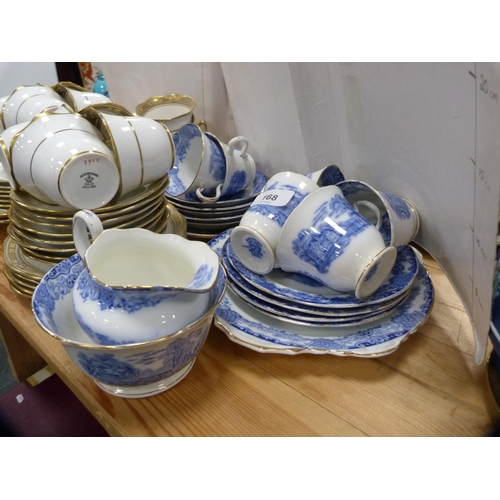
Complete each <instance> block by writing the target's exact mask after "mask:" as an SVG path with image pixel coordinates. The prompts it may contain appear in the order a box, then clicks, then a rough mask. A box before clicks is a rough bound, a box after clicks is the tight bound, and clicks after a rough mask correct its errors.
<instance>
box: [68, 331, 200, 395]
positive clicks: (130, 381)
mask: <svg viewBox="0 0 500 500" xmlns="http://www.w3.org/2000/svg"><path fill="white" fill-rule="evenodd" d="M207 334H208V328H207V327H204V328H199V329H198V330H197V331H196V332H194V333H193V334H191V335H190V336H189V337H186V338H181V339H177V340H175V341H174V342H172V343H171V344H169V345H168V346H167V347H165V348H164V349H159V350H150V351H146V352H144V353H139V354H132V355H129V356H121V357H118V356H115V355H114V354H112V353H92V354H91V353H90V352H83V351H80V352H79V353H78V362H79V363H80V365H81V367H82V369H83V370H84V371H85V372H86V373H87V374H89V375H90V376H91V377H93V378H95V379H97V380H99V381H100V382H103V383H105V384H113V385H121V386H137V385H144V384H151V383H154V382H158V381H159V380H162V379H164V378H166V377H169V376H170V375H172V374H174V373H175V372H177V371H179V370H180V369H182V368H183V367H184V366H185V365H187V364H188V363H189V362H190V361H192V360H193V358H194V357H195V356H196V355H197V354H198V352H199V351H200V349H201V347H202V346H203V343H204V342H205V339H206V337H207ZM148 365H155V368H150V367H148Z"/></svg>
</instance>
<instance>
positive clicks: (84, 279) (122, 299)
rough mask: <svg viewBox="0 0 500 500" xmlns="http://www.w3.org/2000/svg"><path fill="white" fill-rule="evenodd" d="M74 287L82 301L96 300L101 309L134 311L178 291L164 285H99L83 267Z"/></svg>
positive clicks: (153, 304) (170, 297) (151, 305)
mask: <svg viewBox="0 0 500 500" xmlns="http://www.w3.org/2000/svg"><path fill="white" fill-rule="evenodd" d="M76 289H77V291H78V292H79V295H80V297H81V298H82V300H83V302H86V301H87V300H90V301H94V302H98V304H99V308H100V310H101V311H105V310H107V309H123V310H124V311H126V312H128V313H134V312H136V311H139V310H140V309H142V308H144V307H154V306H156V305H157V304H159V303H160V302H161V301H162V300H165V299H167V298H168V299H172V298H173V297H175V296H176V295H178V293H180V292H175V291H173V290H168V288H166V287H151V288H143V289H141V288H138V289H136V290H133V289H119V288H109V287H106V286H104V285H101V284H100V283H99V282H98V281H97V280H95V279H93V278H92V277H91V276H90V273H89V271H88V269H84V270H83V271H82V272H81V274H80V276H79V278H78V280H77V281H76Z"/></svg>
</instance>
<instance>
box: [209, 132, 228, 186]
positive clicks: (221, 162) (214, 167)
mask: <svg viewBox="0 0 500 500" xmlns="http://www.w3.org/2000/svg"><path fill="white" fill-rule="evenodd" d="M209 143H210V151H211V157H210V165H209V167H208V171H209V172H210V175H211V176H212V177H213V178H214V180H215V181H217V182H224V179H225V177H226V157H225V156H224V155H223V154H222V153H221V151H220V150H219V148H218V147H217V146H216V145H215V143H214V141H211V140H210V141H209Z"/></svg>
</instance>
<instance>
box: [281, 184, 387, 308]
mask: <svg viewBox="0 0 500 500" xmlns="http://www.w3.org/2000/svg"><path fill="white" fill-rule="evenodd" d="M396 257H397V250H396V248H394V247H393V246H387V245H386V244H385V242H384V239H383V238H382V235H381V234H380V232H379V231H378V230H377V229H376V228H375V227H374V226H373V224H371V223H370V222H369V221H367V220H366V219H365V218H364V217H363V216H361V214H359V213H358V212H356V210H354V208H353V207H352V206H351V205H350V204H349V203H348V202H347V200H346V199H345V198H344V195H343V194H342V191H341V190H340V189H339V188H338V187H337V186H325V187H322V188H319V189H317V190H316V191H313V192H312V193H311V194H309V195H308V196H306V197H305V198H304V200H302V202H301V203H300V205H299V206H298V207H297V208H296V209H295V210H294V211H293V212H292V213H291V214H290V216H289V217H288V219H287V221H286V222H285V225H284V226H283V229H282V231H281V235H280V239H279V242H278V245H277V247H276V258H277V262H278V265H279V267H281V269H283V270H284V271H289V272H296V273H300V274H303V275H305V276H308V277H310V278H313V279H315V280H317V281H319V282H320V283H322V284H324V285H326V286H328V287H330V288H332V289H333V290H337V291H339V292H345V293H354V294H355V296H356V297H357V298H358V299H365V298H366V297H369V296H370V295H372V294H373V293H374V292H375V291H376V290H377V289H378V288H379V287H380V285H381V284H382V283H383V282H384V281H385V279H386V278H387V276H388V275H389V273H390V272H391V271H392V268H393V266H394V263H395V261H396Z"/></svg>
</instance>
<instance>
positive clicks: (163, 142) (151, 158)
mask: <svg viewBox="0 0 500 500" xmlns="http://www.w3.org/2000/svg"><path fill="white" fill-rule="evenodd" d="M127 121H128V123H129V124H130V126H131V127H132V130H133V131H134V133H135V136H136V138H137V143H138V145H139V149H140V152H141V158H142V179H141V184H148V183H150V182H154V181H156V180H158V179H161V178H162V177H164V176H165V175H167V174H168V172H169V171H170V169H171V168H172V166H173V165H174V161H175V149H174V141H173V138H172V134H171V133H170V131H169V130H168V128H167V127H166V126H165V125H163V124H162V123H157V122H156V121H155V120H153V119H151V118H146V117H141V116H128V117H127Z"/></svg>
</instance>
